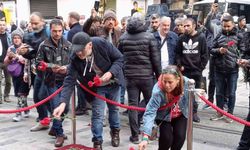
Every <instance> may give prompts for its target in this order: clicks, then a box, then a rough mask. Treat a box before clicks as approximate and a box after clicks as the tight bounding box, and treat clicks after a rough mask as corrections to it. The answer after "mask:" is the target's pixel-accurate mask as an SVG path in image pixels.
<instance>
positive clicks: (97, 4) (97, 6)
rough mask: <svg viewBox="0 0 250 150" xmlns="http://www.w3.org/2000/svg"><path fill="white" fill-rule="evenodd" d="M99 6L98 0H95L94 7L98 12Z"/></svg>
mask: <svg viewBox="0 0 250 150" xmlns="http://www.w3.org/2000/svg"><path fill="white" fill-rule="evenodd" d="M99 6H100V0H96V1H95V4H94V8H95V11H96V12H98V9H99Z"/></svg>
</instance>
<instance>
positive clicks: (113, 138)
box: [110, 128, 120, 147]
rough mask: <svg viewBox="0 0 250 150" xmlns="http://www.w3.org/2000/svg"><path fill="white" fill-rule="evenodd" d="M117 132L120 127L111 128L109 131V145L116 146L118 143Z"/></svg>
mask: <svg viewBox="0 0 250 150" xmlns="http://www.w3.org/2000/svg"><path fill="white" fill-rule="evenodd" d="M119 132H120V129H118V128H115V129H111V131H110V135H111V145H112V146H113V147H118V146H119V144H120V137H119Z"/></svg>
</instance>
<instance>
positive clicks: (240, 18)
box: [238, 16, 246, 22]
mask: <svg viewBox="0 0 250 150" xmlns="http://www.w3.org/2000/svg"><path fill="white" fill-rule="evenodd" d="M243 19H246V17H245V16H240V17H239V18H238V22H240V21H241V20H243Z"/></svg>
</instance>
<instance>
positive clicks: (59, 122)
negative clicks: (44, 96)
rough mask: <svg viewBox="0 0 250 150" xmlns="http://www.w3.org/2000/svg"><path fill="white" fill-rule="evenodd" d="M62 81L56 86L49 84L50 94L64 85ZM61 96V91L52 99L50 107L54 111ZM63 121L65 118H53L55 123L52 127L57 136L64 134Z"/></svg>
mask: <svg viewBox="0 0 250 150" xmlns="http://www.w3.org/2000/svg"><path fill="white" fill-rule="evenodd" d="M62 83H63V81H62V82H61V83H58V84H56V85H55V86H54V87H49V86H47V88H48V92H49V95H51V94H53V93H54V92H55V91H56V90H58V89H59V88H60V87H61V86H62ZM60 97H61V92H60V93H58V94H57V95H56V96H55V97H54V98H53V99H52V100H50V107H51V110H52V111H53V110H54V109H55V108H56V107H58V106H59V105H60ZM62 122H63V119H62V120H57V119H54V120H53V125H52V127H51V129H52V130H54V131H55V133H56V137H58V136H63V128H62Z"/></svg>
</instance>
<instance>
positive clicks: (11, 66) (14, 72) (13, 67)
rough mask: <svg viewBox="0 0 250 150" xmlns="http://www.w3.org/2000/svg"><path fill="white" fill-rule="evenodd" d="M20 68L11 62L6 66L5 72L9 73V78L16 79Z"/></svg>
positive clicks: (18, 64) (20, 66)
mask: <svg viewBox="0 0 250 150" xmlns="http://www.w3.org/2000/svg"><path fill="white" fill-rule="evenodd" d="M22 68H23V66H22V65H21V64H20V63H19V62H18V61H17V60H15V61H12V62H11V63H10V64H9V65H8V66H7V70H8V72H9V73H10V75H11V76H13V77H18V76H20V75H21V73H22Z"/></svg>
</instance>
